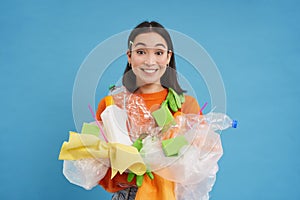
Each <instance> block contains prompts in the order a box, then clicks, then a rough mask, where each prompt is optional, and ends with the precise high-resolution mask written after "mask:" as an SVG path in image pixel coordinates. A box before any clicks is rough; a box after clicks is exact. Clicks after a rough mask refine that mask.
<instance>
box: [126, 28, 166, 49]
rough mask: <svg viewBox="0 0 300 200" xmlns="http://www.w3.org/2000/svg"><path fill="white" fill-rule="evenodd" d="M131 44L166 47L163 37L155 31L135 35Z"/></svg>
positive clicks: (135, 46) (133, 45) (134, 45)
mask: <svg viewBox="0 0 300 200" xmlns="http://www.w3.org/2000/svg"><path fill="white" fill-rule="evenodd" d="M131 45H132V47H133V48H137V47H144V48H164V49H167V48H168V47H167V43H166V41H165V39H164V38H163V37H162V36H161V35H159V34H158V33H155V32H149V33H142V34H139V35H137V36H136V38H135V39H134V41H133V43H132V44H131Z"/></svg>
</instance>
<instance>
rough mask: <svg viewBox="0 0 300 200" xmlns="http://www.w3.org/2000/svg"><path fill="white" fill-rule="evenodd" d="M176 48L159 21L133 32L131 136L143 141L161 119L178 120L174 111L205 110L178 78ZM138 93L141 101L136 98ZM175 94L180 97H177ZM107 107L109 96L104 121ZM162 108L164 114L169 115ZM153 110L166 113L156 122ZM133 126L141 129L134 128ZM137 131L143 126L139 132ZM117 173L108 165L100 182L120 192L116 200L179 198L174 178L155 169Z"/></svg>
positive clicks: (128, 81) (128, 77) (127, 79)
mask: <svg viewBox="0 0 300 200" xmlns="http://www.w3.org/2000/svg"><path fill="white" fill-rule="evenodd" d="M173 52H174V50H173V44H172V40H171V37H170V35H169V33H168V32H167V30H166V29H165V28H164V27H163V26H162V25H161V24H159V23H157V22H143V23H141V24H139V25H138V26H136V27H135V28H134V29H133V30H132V32H131V33H130V35H129V38H128V50H127V59H128V62H127V65H126V69H125V71H124V74H123V79H122V82H123V85H124V87H125V88H126V94H127V96H128V93H129V94H130V98H128V99H127V100H126V105H125V103H124V104H123V105H125V107H124V108H125V109H126V110H127V113H128V124H129V125H128V124H127V126H129V127H131V130H130V131H129V135H130V137H131V139H132V138H134V139H135V140H136V141H138V140H137V139H140V136H141V135H144V134H145V133H146V134H149V135H150V133H151V132H153V130H158V128H159V127H158V126H159V124H161V123H160V122H161V121H162V124H164V123H166V121H167V120H168V119H171V120H172V119H173V116H174V117H175V116H177V115H178V114H180V113H185V114H198V113H199V112H200V107H199V105H198V103H197V101H196V100H195V99H194V98H193V97H191V96H188V95H184V94H183V93H184V92H185V91H184V90H183V89H182V88H181V87H180V85H179V83H178V80H177V71H176V64H175V55H174V53H173ZM173 96H175V97H176V98H173ZM179 96H180V97H181V98H179ZM137 98H139V99H141V101H139V100H136V99H137ZM171 98H173V100H174V101H171ZM113 99H114V100H116V99H118V97H116V96H114V97H113ZM124 101H125V100H124ZM166 102H168V103H169V102H173V104H172V105H170V104H171V103H169V107H170V108H172V109H170V110H169V109H168V108H167V106H166ZM116 103H117V102H116ZM107 106H108V103H107V101H106V100H105V98H104V99H102V100H101V101H100V103H99V105H98V110H97V114H96V116H97V119H98V120H100V121H101V120H102V119H101V116H102V115H101V114H102V113H103V112H104V111H105V109H106V107H107ZM144 107H145V109H144ZM134 113H137V114H134ZM149 113H151V114H149ZM155 113H156V114H155ZM161 113H163V117H162V116H161ZM165 113H169V114H165ZM151 115H152V116H153V117H154V118H155V116H157V118H162V120H160V121H159V120H158V121H156V122H157V124H155V122H154V123H152V121H151V119H153V117H152V116H151ZM166 116H168V117H166ZM153 120H154V119H153ZM155 120H157V119H155ZM169 122H170V121H169ZM132 127H137V128H136V129H133V128H132ZM133 130H138V131H137V132H138V133H135V132H134V131H133ZM159 130H161V129H159ZM171 135H173V133H170V135H168V136H165V139H166V138H171V137H172V136H171ZM133 142H134V140H133ZM155 157H156V156H155ZM111 172H112V171H111V169H108V171H107V173H106V176H105V177H104V178H103V179H102V180H101V181H100V182H99V184H100V185H101V186H102V187H103V188H104V189H105V190H106V191H108V192H114V196H113V199H114V200H122V199H143V200H147V199H149V200H150V199H151V200H153V199H154V200H155V199H156V200H160V199H168V200H172V199H174V200H175V199H176V194H175V184H174V182H173V181H171V180H167V179H165V178H163V177H161V176H159V175H158V174H157V173H153V177H152V178H151V176H147V175H145V176H139V177H137V178H134V179H130V178H129V175H128V174H127V173H123V174H117V175H116V176H115V177H114V178H111ZM141 179H142V180H143V184H142V185H141V184H140V180H141ZM152 179H153V180H152Z"/></svg>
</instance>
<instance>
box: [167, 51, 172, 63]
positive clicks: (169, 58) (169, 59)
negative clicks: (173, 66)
mask: <svg viewBox="0 0 300 200" xmlns="http://www.w3.org/2000/svg"><path fill="white" fill-rule="evenodd" d="M172 54H173V52H172V51H171V50H169V51H168V63H170V61H171V58H172Z"/></svg>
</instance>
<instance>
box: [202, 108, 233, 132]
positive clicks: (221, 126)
mask: <svg viewBox="0 0 300 200" xmlns="http://www.w3.org/2000/svg"><path fill="white" fill-rule="evenodd" d="M203 117H204V120H205V121H206V123H208V124H209V126H210V128H211V129H212V130H214V131H217V130H225V129H227V128H230V127H231V128H236V127H237V124H238V122H237V120H232V119H230V117H229V116H227V115H226V114H224V113H214V112H210V113H208V114H206V115H203Z"/></svg>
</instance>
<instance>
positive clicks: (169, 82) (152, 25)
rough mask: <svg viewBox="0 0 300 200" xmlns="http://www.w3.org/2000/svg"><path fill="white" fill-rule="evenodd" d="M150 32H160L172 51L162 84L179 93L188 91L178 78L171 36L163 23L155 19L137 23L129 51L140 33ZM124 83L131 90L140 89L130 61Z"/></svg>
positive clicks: (129, 39)
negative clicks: (182, 86)
mask: <svg viewBox="0 0 300 200" xmlns="http://www.w3.org/2000/svg"><path fill="white" fill-rule="evenodd" d="M150 32H155V33H158V34H159V35H160V36H162V37H163V38H164V40H165V41H166V43H167V45H168V50H171V51H172V56H171V59H170V63H169V67H167V69H166V72H165V73H164V74H163V76H162V77H161V79H160V82H161V85H162V86H163V87H165V88H173V89H174V90H175V91H176V92H177V93H178V94H182V93H183V92H186V91H185V90H183V89H182V88H181V87H180V85H179V83H178V80H177V72H176V64H175V55H174V50H173V44H172V40H171V37H170V35H169V33H168V31H167V30H166V29H165V28H164V27H163V26H162V25H161V24H159V23H157V22H154V21H152V22H147V21H145V22H142V23H140V24H139V25H137V26H136V27H135V28H134V29H133V30H132V31H131V33H130V35H129V37H128V43H127V44H128V49H129V51H131V45H132V42H133V41H134V39H135V38H136V37H137V36H138V35H140V34H142V33H150ZM122 83H123V85H124V86H125V87H126V88H127V90H129V91H130V92H134V91H136V90H137V89H138V88H137V85H136V76H135V74H134V73H133V71H132V69H131V67H130V64H129V63H128V62H127V65H126V69H125V71H124V74H123V79H122Z"/></svg>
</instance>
